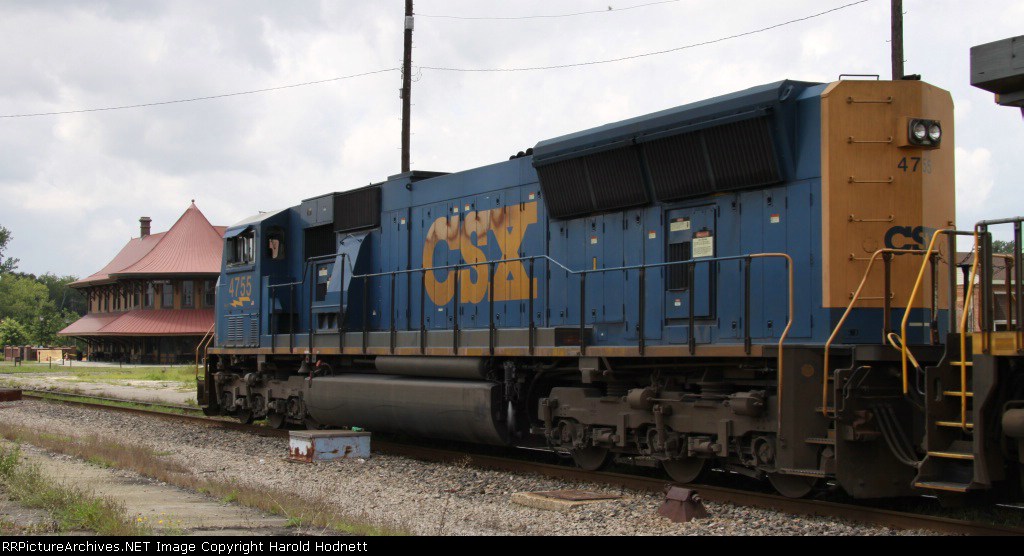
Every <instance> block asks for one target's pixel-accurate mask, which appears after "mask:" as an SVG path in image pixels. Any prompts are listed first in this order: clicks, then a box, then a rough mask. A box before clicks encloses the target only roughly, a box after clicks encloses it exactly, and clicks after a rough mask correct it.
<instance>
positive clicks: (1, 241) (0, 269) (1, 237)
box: [0, 226, 18, 274]
mask: <svg viewBox="0 0 1024 556" xmlns="http://www.w3.org/2000/svg"><path fill="white" fill-rule="evenodd" d="M12 239H14V236H13V235H11V231H10V230H8V229H7V228H5V227H3V226H0V274H3V273H6V272H14V269H16V268H18V259H14V258H11V257H7V258H6V259H5V258H4V251H6V250H7V244H8V243H9V242H10V241H11V240H12Z"/></svg>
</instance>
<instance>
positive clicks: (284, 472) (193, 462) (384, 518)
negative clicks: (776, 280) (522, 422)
mask: <svg viewBox="0 0 1024 556" xmlns="http://www.w3.org/2000/svg"><path fill="white" fill-rule="evenodd" d="M0 405H3V406H6V407H3V408H0V412H2V416H3V419H4V420H5V421H6V422H8V423H10V424H15V425H22V426H29V427H33V428H39V429H43V430H49V431H53V432H59V433H62V434H81V433H82V431H89V432H90V433H92V432H94V431H102V434H103V435H104V436H109V437H110V438H112V439H115V440H117V441H118V442H120V443H122V444H130V445H144V446H148V447H150V448H152V449H153V450H154V451H157V452H161V453H171V454H172V455H169V456H167V457H168V458H169V459H173V460H175V461H177V462H178V463H180V464H182V465H184V466H186V467H188V468H189V469H192V470H194V472H195V473H198V474H202V476H203V477H207V478H216V479H220V480H224V481H234V482H237V483H240V484H245V485H248V486H255V487H263V488H268V487H271V488H279V489H287V490H290V491H294V492H296V493H299V494H300V495H301V496H303V497H309V498H311V499H315V500H325V501H327V502H326V503H329V504H332V505H334V506H336V507H337V508H339V509H340V510H341V511H343V512H346V513H347V514H349V515H353V516H360V517H362V518H364V519H366V520H368V521H370V522H372V523H376V524H385V525H397V526H400V527H402V528H403V529H405V530H409V531H411V532H413V533H416V534H438V533H440V534H444V535H524V534H525V535H566V534H571V535H815V536H821V535H830V536H831V535H893V534H910V533H921V532H920V531H917V532H908V531H900V530H892V529H888V528H882V527H873V526H866V525H859V524H853V523H848V522H841V521H835V520H831V519H827V518H815V517H803V516H793V515H789V514H783V513H779V512H775V511H769V510H760V509H754V508H744V507H737V506H733V505H731V504H716V503H712V502H706V503H705V505H706V507H707V509H708V513H709V515H710V516H711V517H709V518H707V519H700V520H695V521H692V522H690V523H687V524H676V523H672V522H670V521H669V520H667V519H665V518H662V517H660V516H658V515H657V513H656V512H657V509H658V507H659V506H660V504H661V502H662V497H661V496H657V495H653V494H648V493H641V492H635V491H628V490H626V491H621V492H620V491H619V490H616V489H610V488H609V487H607V486H601V485H593V484H579V483H568V482H564V481H556V480H551V479H547V478H543V477H537V476H534V475H520V474H513V473H505V472H498V471H486V470H479V469H467V468H464V467H460V466H458V465H444V464H436V463H424V462H419V461H415V460H411V459H407V458H401V457H392V456H385V455H377V456H374V457H372V458H370V459H369V460H366V461H365V462H362V463H360V462H358V461H347V462H331V463H323V462H321V463H317V464H315V465H309V464H296V463H289V462H287V461H285V459H284V457H285V456H286V454H287V442H286V441H285V440H283V439H268V438H258V437H255V436H251V435H247V434H244V433H239V432H232V431H224V430H217V429H208V428H206V427H202V426H198V425H188V424H179V423H174V424H173V425H172V424H170V423H169V422H168V421H165V420H160V419H157V418H148V417H144V416H134V415H125V414H121V413H111V412H104V411H102V410H94V409H88V408H81V407H72V406H65V405H60V404H52V403H45V402H38V401H21V402H16V403H15V404H0ZM556 489H585V490H590V491H597V492H612V493H615V494H621V495H622V497H621V498H619V499H617V500H612V501H605V502H600V503H597V504H593V505H589V506H585V507H583V508H578V509H575V510H572V511H570V512H568V513H561V512H552V511H544V510H538V509H533V508H527V507H523V506H520V505H518V504H513V503H512V502H511V501H510V498H511V494H512V493H513V492H520V491H540V490H556Z"/></svg>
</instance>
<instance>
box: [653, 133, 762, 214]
mask: <svg viewBox="0 0 1024 556" xmlns="http://www.w3.org/2000/svg"><path fill="white" fill-rule="evenodd" d="M641 150H642V152H643V155H644V160H645V161H646V163H647V169H648V172H649V175H650V176H651V185H652V186H653V189H654V195H655V197H657V198H658V200H660V201H673V200H677V199H684V198H687V197H697V196H700V195H707V194H710V193H714V192H716V191H731V190H735V189H744V188H748V187H758V186H763V185H770V184H774V183H779V182H781V181H782V174H781V173H780V171H779V166H778V162H777V161H776V154H775V146H774V143H773V140H772V134H771V129H770V127H769V120H768V118H767V117H760V118H754V119H749V120H743V121H739V122H733V123H729V124H725V125H720V126H717V127H712V128H708V129H703V130H700V131H694V132H691V133H686V134H683V135H675V136H672V137H667V138H665V139H658V140H655V141H651V142H649V143H644V144H643V145H642V146H641Z"/></svg>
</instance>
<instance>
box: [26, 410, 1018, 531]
mask: <svg viewBox="0 0 1024 556" xmlns="http://www.w3.org/2000/svg"><path fill="white" fill-rule="evenodd" d="M22 392H23V396H24V397H25V398H33V399H39V400H44V401H51V402H58V403H69V404H75V405H82V406H87V407H92V408H98V409H104V410H108V411H120V412H125V413H135V414H140V415H146V416H150V417H158V418H162V419H170V420H175V421H179V422H181V421H184V422H190V423H195V424H200V425H203V426H207V427H217V428H222V429H228V430H234V431H240V432H244V433H247V434H255V435H258V436H264V437H272V438H287V437H288V431H287V430H282V429H272V428H269V427H263V426H259V425H246V424H242V423H239V422H237V421H234V420H228V419H219V418H211V417H206V416H204V415H203V414H202V411H201V410H199V409H197V408H194V407H191V406H180V405H172V404H162V403H152V402H136V401H128V400H119V399H113V398H97V397H95V396H88V395H81V394H66V393H61V392H51V391H36V390H23V391H22ZM110 402H119V403H126V402H127V403H131V404H132V405H131V406H114V405H109V403H110ZM169 411H176V412H175V413H171V412H169ZM373 447H374V451H376V452H380V453H384V454H388V455H395V456H403V457H409V458H413V459H419V460H425V461H433V462H452V461H458V462H460V463H463V462H464V463H467V464H468V465H470V466H473V467H477V468H481V469H491V470H496V471H506V472H516V473H535V474H539V475H543V476H545V477H549V478H553V479H560V480H566V481H576V482H590V483H599V484H607V485H613V486H618V487H622V488H628V489H632V490H638V491H645V492H663V491H664V490H665V487H666V486H667V485H669V484H671V481H669V480H667V479H656V478H650V477H642V476H637V475H628V474H623V473H612V472H605V471H596V472H595V471H584V470H581V469H578V468H575V467H567V466H563V465H556V464H550V463H542V462H535V461H529V460H523V459H515V458H508V457H501V456H493V455H486V454H475V453H467V452H464V451H454V450H445V449H439V448H430V447H424V446H415V445H410V444H402V443H397V442H389V441H382V440H378V439H374V441H373ZM689 486H690V487H691V488H694V489H695V490H697V491H698V492H699V493H700V495H701V497H703V498H704V499H705V500H710V501H713V502H719V503H730V504H735V505H738V506H750V507H757V508H763V509H771V510H776V511H781V512H786V513H791V514H797V515H811V516H823V517H832V518H837V519H845V520H849V521H854V522H858V523H867V524H872V525H880V526H885V527H892V528H897V529H923V530H930V531H936V532H940V533H948V534H961V535H1024V527H1011V526H1003V525H995V524H989V523H980V522H974V521H967V520H962V519H954V518H948V517H942V516H933V515H926V514H918V513H910V512H902V511H895V510H890V509H883V508H875V507H870V506H860V505H854V504H844V503H838V502H830V501H824V500H811V499H792V498H785V497H782V496H778V495H774V494H767V493H761V492H754V491H748V490H739V489H734V488H726V487H721V486H714V485H706V484H700V485H689Z"/></svg>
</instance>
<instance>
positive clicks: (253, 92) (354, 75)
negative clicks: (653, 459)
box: [0, 68, 400, 119]
mask: <svg viewBox="0 0 1024 556" xmlns="http://www.w3.org/2000/svg"><path fill="white" fill-rule="evenodd" d="M399 69H400V68H386V69H379V70H374V71H368V72H365V73H355V74H352V75H343V76H341V77H331V78H328V79H320V80H317V81H306V82H305V83H293V84H291V85H281V86H280V87H268V88H266V89H254V90H252V91H239V92H237V93H224V94H221V95H210V96H205V97H194V98H183V99H178V100H164V101H160V102H147V103H143V104H128V105H125V106H107V107H103V108H84V109H81V110H64V111H61V112H37V113H34V114H9V115H6V116H0V119H2V118H31V117H33V116H59V115H62V114H82V113H85V112H105V111H107V110H125V109H128V108H145V107H149V106H163V105H165V104H180V103H183V102H196V101H200V100H212V99H215V98H227V97H237V96H241V95H252V94H256V93H267V92H270V91H280V90H282V89H294V88H296V87H306V86H308V85H320V84H323V83H330V82H333V81H342V80H345V79H354V78H356V77H365V76H367V75H376V74H378V73H387V72H389V71H398V70H399Z"/></svg>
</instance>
